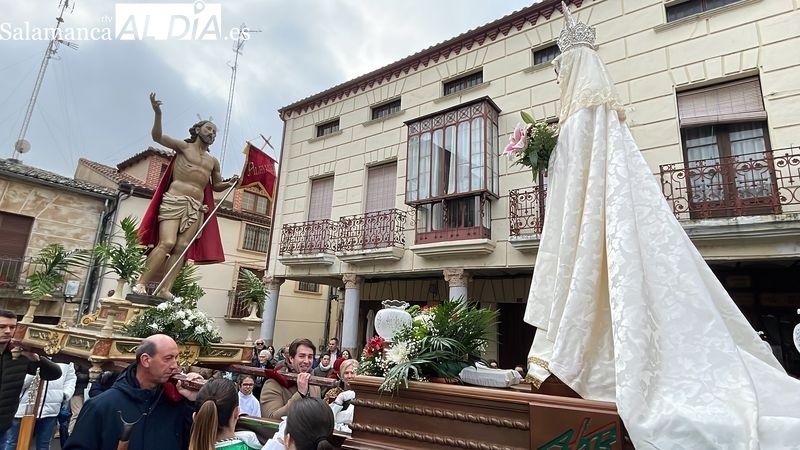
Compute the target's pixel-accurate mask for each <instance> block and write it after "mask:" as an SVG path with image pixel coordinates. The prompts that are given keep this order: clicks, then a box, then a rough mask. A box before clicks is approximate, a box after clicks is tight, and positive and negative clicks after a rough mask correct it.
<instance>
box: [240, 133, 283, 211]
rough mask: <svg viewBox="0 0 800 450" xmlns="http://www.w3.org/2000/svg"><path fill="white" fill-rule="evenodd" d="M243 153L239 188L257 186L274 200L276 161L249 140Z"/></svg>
mask: <svg viewBox="0 0 800 450" xmlns="http://www.w3.org/2000/svg"><path fill="white" fill-rule="evenodd" d="M243 153H244V154H245V160H244V167H243V168H242V176H241V177H240V181H239V188H242V189H243V188H246V187H251V186H259V187H260V188H261V189H263V190H264V191H265V192H266V193H267V197H269V199H270V200H273V201H274V200H275V188H276V186H275V181H276V177H277V175H276V172H275V163H276V161H275V160H274V159H272V158H271V157H270V156H269V155H267V154H266V153H264V152H262V151H261V150H259V149H258V148H257V147H256V146H254V145H253V144H251V143H249V142H248V143H247V145H246V146H245V148H244V151H243Z"/></svg>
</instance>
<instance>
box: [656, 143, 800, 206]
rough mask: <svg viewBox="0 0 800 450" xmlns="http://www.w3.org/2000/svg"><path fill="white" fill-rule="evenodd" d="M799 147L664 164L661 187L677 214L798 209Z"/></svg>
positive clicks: (799, 203) (799, 183) (799, 182)
mask: <svg viewBox="0 0 800 450" xmlns="http://www.w3.org/2000/svg"><path fill="white" fill-rule="evenodd" d="M798 150H800V149H798V148H797V147H790V148H785V149H776V150H768V151H764V152H754V153H746V154H740V155H734V156H725V157H720V158H709V159H702V160H696V161H683V162H677V163H671V164H662V165H661V166H660V169H661V187H662V191H663V192H664V196H665V197H666V199H667V202H668V203H669V204H670V205H671V206H672V211H673V212H674V213H675V216H676V217H678V218H679V219H707V218H710V217H738V216H753V215H761V214H780V213H781V212H784V211H785V210H795V211H797V210H800V207H799V206H800V195H798V194H800V192H798V189H800V154H798Z"/></svg>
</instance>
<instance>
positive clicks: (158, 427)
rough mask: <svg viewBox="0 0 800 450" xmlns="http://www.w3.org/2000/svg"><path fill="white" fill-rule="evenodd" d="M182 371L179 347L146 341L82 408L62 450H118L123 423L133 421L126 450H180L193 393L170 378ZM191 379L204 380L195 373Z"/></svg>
mask: <svg viewBox="0 0 800 450" xmlns="http://www.w3.org/2000/svg"><path fill="white" fill-rule="evenodd" d="M179 372H180V366H179V365H178V345H177V344H176V343H175V341H174V340H173V339H172V338H171V337H169V336H167V335H164V334H156V335H153V336H150V337H148V338H145V339H144V340H142V343H141V344H139V347H138V348H137V349H136V362H135V363H133V364H131V365H130V366H128V368H127V369H125V370H124V371H123V372H122V373H121V374H120V376H119V377H118V378H117V381H116V382H114V385H113V386H111V388H110V389H108V390H107V391H105V392H103V393H102V394H100V395H98V396H97V397H94V398H91V399H89V401H88V402H86V404H85V405H84V406H83V409H82V410H81V413H80V415H79V416H78V421H77V422H76V423H75V428H74V429H73V432H72V434H71V435H70V437H69V440H67V445H66V446H65V447H64V450H107V449H114V448H117V445H118V443H119V441H120V440H121V439H120V438H121V437H122V432H123V422H126V423H132V424H134V425H133V428H132V430H131V433H130V436H129V440H128V449H129V450H153V449H159V450H183V449H185V448H186V447H187V446H188V443H189V433H190V430H191V425H192V414H193V413H194V404H193V402H194V400H195V399H196V398H197V391H192V390H190V389H186V388H184V387H183V386H182V383H181V382H180V381H179V382H178V383H177V385H175V386H173V385H172V384H170V383H169V380H170V378H171V377H172V376H173V375H175V374H177V373H179ZM186 377H187V378H188V379H189V380H196V379H202V378H203V377H202V376H200V375H199V374H196V373H189V374H187V375H186Z"/></svg>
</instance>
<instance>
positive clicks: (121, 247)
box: [94, 216, 147, 299]
mask: <svg viewBox="0 0 800 450" xmlns="http://www.w3.org/2000/svg"><path fill="white" fill-rule="evenodd" d="M119 225H120V233H119V234H118V237H121V238H122V240H121V242H119V241H117V242H115V241H114V240H112V239H109V240H108V241H107V242H101V243H99V244H97V245H96V246H95V248H94V255H95V257H96V258H97V261H96V264H98V265H103V264H105V265H106V266H107V267H108V269H109V270H108V272H106V273H112V272H113V273H115V274H116V275H117V289H116V290H115V291H114V298H117V299H123V298H124V296H123V295H122V290H123V289H124V288H125V285H126V284H132V283H134V282H135V281H136V280H137V279H138V278H139V276H140V275H141V274H142V272H143V271H144V266H145V262H146V260H147V257H146V256H145V254H144V250H145V249H144V246H143V245H141V244H140V243H139V238H138V237H137V236H136V231H137V230H138V228H139V224H138V222H137V220H136V218H135V217H133V216H127V217H125V218H123V219H122V220H121V221H120V223H119Z"/></svg>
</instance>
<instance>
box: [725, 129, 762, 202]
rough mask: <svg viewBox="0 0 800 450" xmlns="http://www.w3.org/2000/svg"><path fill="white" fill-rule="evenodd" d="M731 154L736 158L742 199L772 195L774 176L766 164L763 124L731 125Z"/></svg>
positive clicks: (737, 187)
mask: <svg viewBox="0 0 800 450" xmlns="http://www.w3.org/2000/svg"><path fill="white" fill-rule="evenodd" d="M729 136H730V141H731V155H732V156H734V157H735V158H736V167H735V171H736V190H737V192H738V194H739V197H740V198H742V199H750V198H759V197H769V196H770V195H772V181H771V180H772V177H771V176H770V171H769V167H768V166H767V164H766V156H765V154H764V151H765V150H766V142H765V140H764V129H763V128H762V127H761V125H755V124H741V125H733V126H731V131H730V133H729Z"/></svg>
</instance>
